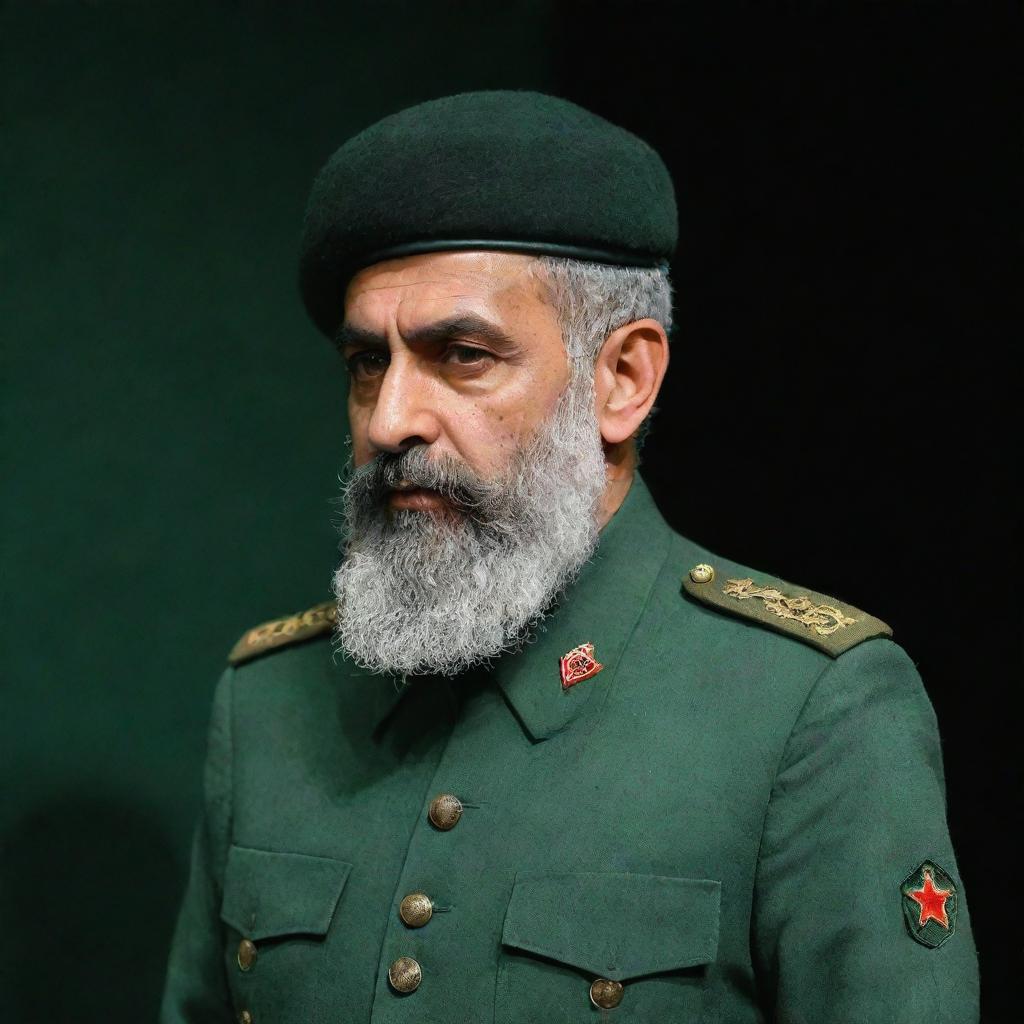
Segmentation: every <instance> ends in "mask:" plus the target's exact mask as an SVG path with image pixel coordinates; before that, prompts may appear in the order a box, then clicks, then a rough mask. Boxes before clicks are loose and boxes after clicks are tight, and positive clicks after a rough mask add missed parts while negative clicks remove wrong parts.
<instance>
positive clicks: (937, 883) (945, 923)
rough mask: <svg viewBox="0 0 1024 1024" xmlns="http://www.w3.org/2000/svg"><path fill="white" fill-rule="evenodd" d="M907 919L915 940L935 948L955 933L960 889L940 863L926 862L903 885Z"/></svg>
mask: <svg viewBox="0 0 1024 1024" xmlns="http://www.w3.org/2000/svg"><path fill="white" fill-rule="evenodd" d="M900 892H901V893H902V894H903V917H904V919H905V920H906V922H907V930H908V931H909V932H910V935H911V938H913V939H916V940H917V941H918V942H920V943H921V945H922V946H929V947H931V948H932V949H934V948H935V947H936V946H941V945H942V943H943V942H945V941H946V939H948V938H949V937H950V935H952V934H953V927H954V925H955V924H956V902H957V900H956V886H955V885H954V884H953V879H952V878H950V877H949V875H947V874H946V872H945V871H943V870H942V868H940V867H939V866H938V865H937V864H933V863H932V862H931V861H929V860H926V861H925V862H924V863H923V864H922V865H921V866H920V867H919V868H918V869H917V870H916V871H915V872H914V873H913V874H912V875H910V877H909V878H907V879H906V880H905V881H904V883H903V885H901V886H900Z"/></svg>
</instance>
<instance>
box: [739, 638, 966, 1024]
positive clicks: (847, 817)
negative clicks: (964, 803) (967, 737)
mask: <svg viewBox="0 0 1024 1024" xmlns="http://www.w3.org/2000/svg"><path fill="white" fill-rule="evenodd" d="M940 872H941V873H940ZM926 874H927V877H928V878H929V879H931V889H932V890H938V893H937V894H936V893H934V892H932V891H929V888H928V883H926V882H925V881H924V879H925V877H926ZM944 876H945V877H946V878H948V879H949V880H950V881H949V882H945V881H944ZM950 883H951V884H950ZM910 891H914V892H918V893H919V894H920V898H921V900H922V901H923V902H922V903H921V904H919V903H918V902H916V901H915V900H914V899H913V898H912V897H911V896H910V895H909V892H910ZM943 892H945V893H949V895H947V896H942V895H941V894H942V893H943ZM943 915H945V917H946V925H945V926H943V924H942V921H941V918H942V916H943ZM922 917H924V918H926V920H925V925H924V926H923V927H921V926H920V921H921V919H922ZM753 921H754V924H753V934H752V945H753V955H754V961H755V964H756V967H757V971H758V974H759V976H760V979H761V982H762V983H763V989H762V991H763V993H764V996H763V998H764V1001H765V1003H766V1008H767V1009H768V1010H769V1015H770V1017H771V1019H772V1020H773V1021H775V1022H776V1024H820V1022H821V1021H829V1022H830V1024H861V1022H863V1024H876V1022H878V1021H886V1022H892V1024H917V1022H920V1024H925V1022H927V1024H944V1022H949V1024H971V1022H973V1021H977V1020H978V1013H979V1011H978V966H977V954H976V951H975V947H974V940H973V937H972V935H971V926H970V919H969V917H968V912H967V904H966V901H965V893H964V887H963V883H962V882H961V880H960V876H959V872H958V870H957V865H956V859H955V857H954V856H953V848H952V844H951V842H950V837H949V830H948V826H947V824H946V806H945V784H944V780H943V772H942V755H941V751H940V749H939V737H938V730H937V727H936V720H935V714H934V711H933V710H932V706H931V703H930V702H929V700H928V697H927V694H926V693H925V691H924V687H923V686H922V684H921V679H920V676H919V675H918V673H917V670H916V669H915V668H914V665H913V662H911V660H910V658H909V657H908V656H907V654H906V653H905V652H904V650H903V649H902V648H901V647H899V646H898V645H897V644H895V643H893V642H892V641H890V640H888V639H876V640H871V641H868V642H866V643H863V644H860V645H859V646H857V647H854V648H853V649H851V650H849V651H847V652H846V653H845V654H843V655H842V656H840V657H839V658H838V659H836V660H835V661H834V662H831V663H830V664H829V665H828V666H827V667H826V668H825V670H824V671H823V672H822V674H821V676H820V678H819V679H818V681H817V683H816V684H815V686H814V688H813V689H812V691H811V694H810V696H809V697H808V699H807V702H806V704H805V705H804V708H803V710H802V711H801V713H800V716H799V719H798V720H797V722H796V724H795V726H794V728H793V731H792V734H791V735H790V737H789V740H788V742H787V746H786V750H785V753H784V755H783V758H782V762H781V764H780V766H779V770H778V773H777V775H776V778H775V782H774V785H773V789H772V796H771V800H770V802H769V806H768V811H767V815H766V818H765V826H764V834H763V836H762V841H761V850H760V853H759V857H758V867H757V876H756V880H755V892H754V918H753ZM915 936H916V937H915ZM772 1013H773V1014H774V1016H772V1015H771V1014H772Z"/></svg>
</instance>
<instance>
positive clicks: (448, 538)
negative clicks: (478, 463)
mask: <svg viewBox="0 0 1024 1024" xmlns="http://www.w3.org/2000/svg"><path fill="white" fill-rule="evenodd" d="M400 480H406V481H408V482H409V483H410V484H412V485H414V486H418V487H424V488H430V489H433V490H436V491H438V492H439V493H441V494H442V495H444V496H445V497H447V498H448V499H449V500H450V501H451V502H452V504H453V505H454V507H455V508H456V509H457V510H458V511H457V513H456V514H451V513H447V510H446V513H447V514H437V515H435V514H432V513H429V512H418V511H413V510H410V509H399V510H391V509H389V508H387V507H386V498H387V493H388V491H389V489H390V488H391V487H393V486H394V485H395V484H396V483H398V481H400ZM605 481H606V475H605V460H604V451H603V449H602V445H601V435H600V428H599V426H598V423H597V418H596V416H595V413H594V391H593V371H592V370H591V372H590V373H589V374H586V373H584V374H582V375H581V377H577V376H576V375H574V376H573V379H572V380H571V381H570V383H569V385H568V386H567V387H566V389H565V391H563V393H562V395H561V396H560V397H559V400H558V403H557V405H556V408H555V411H554V413H553V414H552V415H551V417H550V418H549V419H548V420H547V421H545V422H544V423H543V424H541V426H540V428H539V429H538V430H537V431H536V433H535V434H534V435H533V436H532V437H531V438H530V439H529V440H528V441H527V443H526V444H525V445H524V446H523V447H522V448H520V449H519V450H518V451H517V452H516V453H515V454H514V455H513V457H512V459H511V460H510V463H509V465H508V467H507V468H506V471H505V472H504V473H502V474H501V475H500V477H499V478H497V479H494V480H487V479H484V478H481V477H480V476H478V475H477V474H476V473H474V472H473V471H471V470H470V469H469V468H468V467H467V466H465V465H464V464H463V463H461V462H459V461H458V460H456V459H454V458H452V457H447V458H444V459H433V458H429V450H428V447H427V446H426V445H418V446H416V447H414V448H411V449H409V450H408V451H407V452H404V453H403V454H401V455H391V454H388V453H382V454H380V455H378V456H377V457H376V458H375V459H373V460H372V461H371V462H369V463H367V464H366V465H364V466H361V467H360V468H359V469H355V470H353V469H352V467H351V462H350V464H349V467H348V469H347V479H346V481H345V483H344V485H343V489H342V495H341V499H340V500H341V505H342V511H343V515H344V524H343V526H342V528H343V530H344V529H345V528H347V534H348V543H347V546H346V548H345V557H344V559H343V561H342V562H341V564H340V565H339V566H338V568H337V569H336V570H335V573H334V577H333V580H332V589H333V592H334V596H335V597H336V598H337V602H338V616H337V626H336V629H335V635H334V645H335V648H336V649H338V648H340V649H341V650H342V651H343V652H344V653H346V654H347V655H348V656H349V657H351V658H353V659H354V660H355V661H356V663H357V664H359V665H360V666H362V667H363V668H366V669H369V670H370V671H372V672H393V673H396V674H401V675H412V674H417V673H436V674H440V675H454V674H456V673H458V672H462V671H464V670H465V669H467V668H470V667H472V666H474V665H478V664H480V663H482V662H486V661H488V660H489V659H491V658H494V657H496V656H497V655H499V654H501V653H502V652H503V651H508V650H512V649H514V648H516V647H518V646H519V645H520V644H521V643H523V642H524V641H525V640H527V639H528V638H529V636H530V629H531V627H532V626H533V625H535V624H536V622H538V621H539V620H540V619H541V618H543V616H544V614H545V612H546V611H547V609H548V607H549V606H550V604H551V603H552V601H553V600H554V598H555V597H556V596H557V595H558V594H559V593H560V592H561V591H563V590H564V589H565V587H567V586H568V585H569V584H570V583H571V582H572V581H573V580H574V579H575V578H576V576H577V575H578V573H579V571H580V569H581V568H582V567H583V566H584V565H585V564H586V562H587V561H588V559H589V558H590V556H591V555H592V554H593V551H594V548H595V546H596V544H597V539H598V532H599V528H598V509H599V503H600V499H601V496H602V494H603V493H604V488H605Z"/></svg>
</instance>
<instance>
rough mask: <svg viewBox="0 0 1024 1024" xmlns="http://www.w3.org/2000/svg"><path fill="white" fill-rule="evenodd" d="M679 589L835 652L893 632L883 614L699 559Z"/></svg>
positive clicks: (777, 630)
mask: <svg viewBox="0 0 1024 1024" xmlns="http://www.w3.org/2000/svg"><path fill="white" fill-rule="evenodd" d="M683 589H684V590H685V591H686V592H687V593H688V594H689V595H690V596H691V597H693V598H696V599H697V600H698V601H700V602H702V603H703V604H706V605H710V606H711V607H712V608H717V609H718V610H719V611H723V612H728V613H729V614H730V615H738V616H740V617H741V618H745V619H753V620H754V621H755V622H757V623H759V624H760V625H762V626H767V627H768V629H774V630H775V631H776V632H778V633H785V634H786V636H792V637H795V638H796V639H797V640H803V642H804V643H806V644H810V645H811V646H812V647H817V648H818V650H819V651H824V652H825V653H826V654H829V655H831V656H832V657H833V658H838V657H839V655H840V654H842V653H843V652H844V651H848V650H849V649H850V648H851V647H856V646H857V644H859V643H863V642H864V641H865V640H871V639H873V638H874V637H877V636H892V628H891V627H890V626H888V625H887V624H886V623H884V622H883V621H882V620H881V619H876V618H875V617H874V616H873V615H868V613H867V612H863V611H861V610H860V609H859V608H854V607H853V605H850V604H844V603H843V602H842V601H837V600H836V599H835V598H834V597H828V596H827V595H825V594H817V593H815V592H814V591H813V590H806V589H804V588H803V587H794V586H793V585H792V584H789V583H785V582H783V581H782V580H772V581H755V580H752V579H749V578H735V577H731V576H728V575H727V574H726V575H724V578H723V574H720V573H719V572H717V571H716V569H715V567H714V566H713V565H708V564H707V563H704V562H702V563H701V564H700V565H695V566H694V567H693V568H692V569H691V570H690V571H689V572H688V573H687V574H686V575H685V576H684V577H683Z"/></svg>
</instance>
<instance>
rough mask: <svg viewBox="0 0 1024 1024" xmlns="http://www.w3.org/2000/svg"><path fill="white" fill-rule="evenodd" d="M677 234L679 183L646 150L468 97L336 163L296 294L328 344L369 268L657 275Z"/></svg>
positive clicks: (561, 110) (596, 120) (327, 176)
mask: <svg viewBox="0 0 1024 1024" xmlns="http://www.w3.org/2000/svg"><path fill="white" fill-rule="evenodd" d="M677 232H678V228H677V221H676V203H675V193H674V191H673V188H672V179H671V177H670V176H669V173H668V170H667V169H666V167H665V165H664V163H663V162H662V160H661V158H660V157H659V156H658V154H657V153H656V152H655V151H654V150H653V149H652V148H651V147H650V146H648V145H647V143H646V142H644V141H643V140H642V139H639V138H637V137H636V136H635V135H633V134H632V133H630V132H627V131H626V130H625V129H623V128H619V127H618V126H616V125H614V124H611V123H610V122H609V121H606V120H605V119H604V118H602V117H598V116H597V115H596V114H592V113H590V111H588V110H584V109H583V108H582V107H579V106H577V105H576V104H575V103H570V102H569V101H568V100H563V99H560V98H558V97H556V96H547V95H544V94H542V93H537V92H527V91H522V90H493V91H492V90H488V91H483V92H465V93H459V94H458V95H456V96H445V97H443V98H441V99H436V100H430V101H429V102H426V103H420V104H418V105H417V106H414V107H409V108H407V109H405V110H402V111H399V112H398V113H397V114H392V115H391V116H389V117H385V118H384V119H383V120H380V121H378V122H377V123H376V124H372V125H370V127H369V128H366V129H364V130H363V131H362V132H360V133H359V134H358V135H355V136H353V137H352V138H351V139H349V140H348V141H347V142H346V143H345V144H344V145H343V146H341V148H340V149H338V150H337V151H336V152H335V153H334V155H333V156H332V157H331V158H330V159H329V160H328V161H327V163H326V165H325V166H324V167H323V169H322V170H321V171H320V173H319V174H318V175H317V177H316V180H315V181H314V183H313V188H312V191H311V193H310V197H309V203H308V205H307V208H306V217H305V223H304V226H303V232H302V242H301V249H300V257H299V285H300V288H301V291H302V297H303V301H304V302H305V304H306V309H307V310H308V311H309V315H310V316H311V317H312V318H313V321H314V322H315V323H316V325H317V327H319V328H320V330H321V331H323V332H324V333H325V334H327V335H328V336H331V335H332V334H333V333H334V331H335V330H336V329H337V327H338V325H339V324H340V323H341V321H342V319H343V317H344V301H345V288H346V286H347V284H348V282H349V280H350V279H351V277H352V276H353V275H354V274H355V273H356V272H357V271H358V270H360V269H362V268H363V267H367V266H369V265H370V264H372V263H379V262H381V261H382V260H387V259H395V258H397V257H400V256H411V255H413V254H415V253H421V252H432V251H439V250H452V249H502V250H509V251H513V252H532V253H537V254H550V255H555V256H571V257H575V258H577V259H585V260H594V261H597V262H601V263H616V264H625V265H630V266H651V267H653V266H658V265H666V264H667V262H668V258H669V257H670V256H671V255H672V253H673V252H674V250H675V245H676V237H677Z"/></svg>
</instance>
